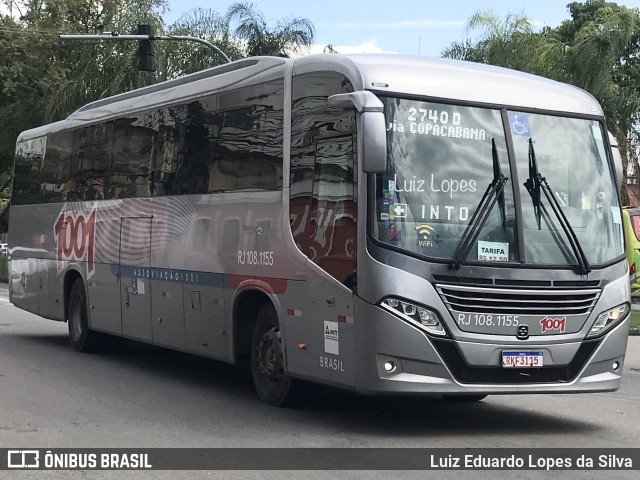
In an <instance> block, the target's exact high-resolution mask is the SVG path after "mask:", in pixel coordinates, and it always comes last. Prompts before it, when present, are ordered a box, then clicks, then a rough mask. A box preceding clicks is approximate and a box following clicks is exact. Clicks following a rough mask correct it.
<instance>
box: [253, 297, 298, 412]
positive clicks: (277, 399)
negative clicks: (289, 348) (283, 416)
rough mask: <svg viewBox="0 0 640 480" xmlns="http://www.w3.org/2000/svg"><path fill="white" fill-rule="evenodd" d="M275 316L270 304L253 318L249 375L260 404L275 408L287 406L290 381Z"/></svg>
mask: <svg viewBox="0 0 640 480" xmlns="http://www.w3.org/2000/svg"><path fill="white" fill-rule="evenodd" d="M282 350H283V347H282V338H281V336H280V325H279V324H278V316H277V315H276V311H275V310H274V308H273V306H272V305H271V304H267V305H265V306H263V307H262V308H261V309H260V311H259V312H258V315H257V317H256V323H255V325H254V327H253V334H252V336H251V375H252V377H253V384H254V386H255V389H256V392H257V394H258V397H259V398H260V400H262V401H263V402H264V403H267V404H269V405H273V406H276V407H281V406H290V405H292V403H294V400H293V387H294V385H293V383H294V381H293V379H292V378H291V377H290V376H289V375H287V374H286V372H285V368H284V356H283V354H282Z"/></svg>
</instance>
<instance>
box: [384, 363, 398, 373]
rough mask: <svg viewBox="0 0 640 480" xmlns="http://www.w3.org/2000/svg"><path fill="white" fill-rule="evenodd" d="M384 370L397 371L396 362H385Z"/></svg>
mask: <svg viewBox="0 0 640 480" xmlns="http://www.w3.org/2000/svg"><path fill="white" fill-rule="evenodd" d="M384 370H385V372H388V373H393V372H395V371H396V364H395V363H393V362H384Z"/></svg>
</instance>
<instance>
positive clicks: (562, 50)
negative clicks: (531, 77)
mask: <svg viewBox="0 0 640 480" xmlns="http://www.w3.org/2000/svg"><path fill="white" fill-rule="evenodd" d="M568 9H569V12H570V14H571V19H569V20H565V21H564V22H563V23H562V24H561V25H560V26H558V27H557V28H549V27H545V28H544V29H542V30H541V31H535V30H534V29H533V28H532V24H531V22H530V21H529V20H528V19H527V18H526V17H525V16H523V15H508V16H506V17H505V18H499V17H496V16H494V15H492V14H491V13H486V12H480V13H476V14H474V15H473V16H472V17H471V19H470V20H469V24H468V25H469V29H472V30H478V31H480V37H479V39H477V40H470V39H466V40H464V41H462V42H456V43H453V44H452V45H450V46H449V47H448V48H447V49H446V50H445V51H444V52H443V56H446V57H450V58H458V59H463V60H470V61H474V62H480V63H488V64H492V65H499V66H503V67H508V68H514V69H517V70H521V71H525V72H529V73H533V74H537V75H542V76H545V77H549V78H553V79H556V80H559V81H562V82H567V83H571V84H573V85H576V86H578V87H580V88H582V89H584V90H587V91H588V92H589V93H591V94H592V95H593V96H594V97H596V99H597V100H598V101H599V102H600V104H601V105H602V108H603V110H604V112H605V117H606V118H607V124H608V128H609V130H610V131H611V132H612V133H613V134H614V135H615V137H616V138H617V140H618V143H619V146H620V150H621V154H622V157H623V159H625V160H626V161H633V162H636V163H637V158H636V155H635V152H636V151H637V149H638V148H639V147H640V134H639V132H638V122H639V121H640V11H639V10H638V9H631V8H627V7H624V6H621V5H618V4H616V3H613V2H607V1H605V0H586V1H585V2H584V3H580V2H574V3H571V4H569V5H568ZM625 167H626V165H625ZM625 172H626V168H625ZM626 200H627V199H626V191H623V202H625V203H626Z"/></svg>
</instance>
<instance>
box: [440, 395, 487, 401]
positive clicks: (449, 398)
mask: <svg viewBox="0 0 640 480" xmlns="http://www.w3.org/2000/svg"><path fill="white" fill-rule="evenodd" d="M486 397H487V396H486V395H445V396H444V399H445V400H446V401H448V402H451V403H473V402H479V401H480V400H484V399H485V398H486Z"/></svg>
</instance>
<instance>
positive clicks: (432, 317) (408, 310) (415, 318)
mask: <svg viewBox="0 0 640 480" xmlns="http://www.w3.org/2000/svg"><path fill="white" fill-rule="evenodd" d="M380 306H381V307H382V308H384V309H386V310H389V311H390V312H392V313H393V314H395V315H397V316H398V317H400V318H402V319H404V320H408V321H410V322H412V323H417V324H418V325H420V326H421V327H422V328H423V329H425V330H426V331H427V332H429V333H431V334H432V335H437V336H439V337H446V336H447V331H446V330H445V329H444V326H443V325H442V320H440V316H439V315H438V314H437V312H434V311H433V310H430V309H428V308H425V307H421V306H419V305H415V304H413V303H410V302H405V301H404V300H398V299H396V298H385V299H384V300H383V301H382V302H380Z"/></svg>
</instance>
